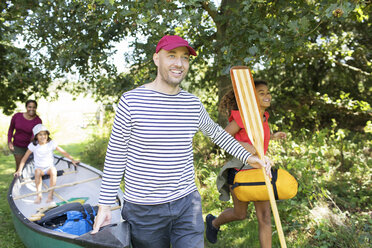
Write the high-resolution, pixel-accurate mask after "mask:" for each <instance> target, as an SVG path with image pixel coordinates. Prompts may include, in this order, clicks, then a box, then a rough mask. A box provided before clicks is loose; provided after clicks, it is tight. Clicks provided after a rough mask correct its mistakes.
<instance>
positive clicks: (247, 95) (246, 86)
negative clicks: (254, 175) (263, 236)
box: [230, 66, 287, 248]
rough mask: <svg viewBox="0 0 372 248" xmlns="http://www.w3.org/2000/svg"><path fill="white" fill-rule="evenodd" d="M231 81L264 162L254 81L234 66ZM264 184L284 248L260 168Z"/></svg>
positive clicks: (273, 203)
mask: <svg viewBox="0 0 372 248" xmlns="http://www.w3.org/2000/svg"><path fill="white" fill-rule="evenodd" d="M230 74H231V79H232V83H233V87H234V93H235V98H236V102H237V103H238V107H239V110H240V114H241V116H242V120H243V124H244V127H245V130H246V131H247V134H248V137H249V138H250V140H251V142H252V144H253V146H254V147H255V149H256V152H257V155H258V157H259V158H260V159H261V160H264V131H263V125H262V122H263V120H262V114H261V113H260V110H259V104H258V101H257V97H256V92H255V86H254V81H253V78H252V76H251V73H250V71H249V68H248V67H245V66H236V67H232V68H231V70H230ZM262 173H263V174H264V178H265V184H266V187H267V190H268V193H269V199H270V205H271V210H272V212H273V215H274V220H275V225H276V228H277V231H278V235H279V241H280V245H281V247H282V248H286V247H287V245H286V242H285V238H284V234H283V229H282V224H281V222H280V218H279V212H278V208H277V206H276V201H275V197H274V192H273V188H272V185H271V182H270V179H269V177H268V176H267V175H266V172H265V168H262Z"/></svg>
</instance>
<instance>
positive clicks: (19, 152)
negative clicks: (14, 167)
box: [13, 146, 27, 156]
mask: <svg viewBox="0 0 372 248" xmlns="http://www.w3.org/2000/svg"><path fill="white" fill-rule="evenodd" d="M26 152H27V147H19V146H14V151H13V154H14V155H22V156H23V155H25V153H26Z"/></svg>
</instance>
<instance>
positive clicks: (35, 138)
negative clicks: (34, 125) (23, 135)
mask: <svg viewBox="0 0 372 248" xmlns="http://www.w3.org/2000/svg"><path fill="white" fill-rule="evenodd" d="M45 132H47V134H48V140H47V142H49V141H51V140H52V138H51V137H50V133H49V131H48V130H47V131H45ZM38 134H39V133H38ZM38 134H36V135H35V136H34V139H33V140H32V144H34V145H35V146H36V145H37V144H38V142H37V135H38Z"/></svg>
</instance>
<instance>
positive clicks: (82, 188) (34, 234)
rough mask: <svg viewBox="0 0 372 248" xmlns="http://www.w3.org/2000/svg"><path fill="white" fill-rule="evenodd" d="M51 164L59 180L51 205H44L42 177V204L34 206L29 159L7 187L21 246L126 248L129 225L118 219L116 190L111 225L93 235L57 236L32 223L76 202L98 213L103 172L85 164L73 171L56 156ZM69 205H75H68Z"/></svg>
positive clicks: (120, 194) (45, 182) (119, 196)
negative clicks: (54, 167)
mask: <svg viewBox="0 0 372 248" xmlns="http://www.w3.org/2000/svg"><path fill="white" fill-rule="evenodd" d="M54 163H55V166H56V168H57V171H58V177H57V184H56V186H55V187H54V192H55V193H54V199H53V200H54V202H52V203H46V199H47V196H48V190H50V187H49V178H48V176H44V177H43V189H42V192H43V193H42V195H43V198H42V202H41V203H40V204H35V203H34V200H35V197H36V188H35V182H34V180H33V176H34V163H33V160H32V159H30V160H29V161H28V162H27V163H26V165H25V167H24V169H23V172H22V176H21V177H18V178H14V179H13V181H12V183H11V184H10V187H9V191H8V196H7V198H8V203H9V206H10V209H11V214H12V220H13V223H14V227H15V229H16V231H17V234H18V235H19V237H20V239H21V240H22V242H23V243H24V245H25V246H26V247H28V248H50V247H54V248H58V247H61V248H62V247H63V248H70V247H73V248H77V247H113V248H114V247H115V248H124V247H129V245H130V236H129V224H128V223H127V222H126V221H123V219H122V218H121V210H120V209H121V206H122V199H123V192H122V191H121V190H118V194H117V201H116V204H115V206H113V207H112V211H111V214H112V219H111V225H108V226H106V227H104V228H101V230H100V231H99V232H98V233H97V234H95V235H91V234H90V233H89V232H88V233H85V234H82V235H80V236H79V235H74V234H69V233H64V232H58V231H56V230H53V229H50V228H47V227H45V226H43V225H40V223H39V224H38V222H40V221H35V216H37V215H38V214H39V215H41V213H44V214H45V215H46V216H50V213H51V212H53V211H54V212H58V210H60V209H62V211H63V208H64V207H66V206H67V205H68V204H70V205H69V206H71V205H73V204H77V203H76V202H80V203H83V204H84V206H86V205H85V204H89V205H90V206H92V207H93V208H95V209H97V207H96V206H97V205H98V198H99V189H100V185H101V177H102V172H101V171H100V170H97V169H95V168H94V167H92V166H89V165H87V164H84V163H80V164H79V166H77V167H76V168H75V166H74V165H73V164H72V163H71V161H70V160H68V159H66V158H64V157H61V156H56V155H55V157H54ZM71 201H72V202H75V203H70V202H71ZM78 205H81V204H78ZM43 218H45V217H43ZM39 219H40V217H39Z"/></svg>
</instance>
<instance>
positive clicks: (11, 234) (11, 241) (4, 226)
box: [0, 154, 25, 248]
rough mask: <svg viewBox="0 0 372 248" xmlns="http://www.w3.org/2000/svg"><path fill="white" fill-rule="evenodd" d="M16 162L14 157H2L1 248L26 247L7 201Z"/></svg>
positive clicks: (0, 161)
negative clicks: (16, 229)
mask: <svg viewBox="0 0 372 248" xmlns="http://www.w3.org/2000/svg"><path fill="white" fill-rule="evenodd" d="M14 171H15V161H14V157H13V155H8V156H5V155H3V154H1V155H0V192H1V193H0V196H1V200H0V223H1V225H0V233H1V235H0V247H2V248H3V247H4V248H20V247H25V246H24V245H23V243H22V241H21V240H20V239H19V237H18V235H17V233H16V231H15V229H14V226H13V221H12V218H11V213H10V208H9V204H8V200H7V193H8V189H9V185H10V183H11V182H12V180H13V173H14Z"/></svg>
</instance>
